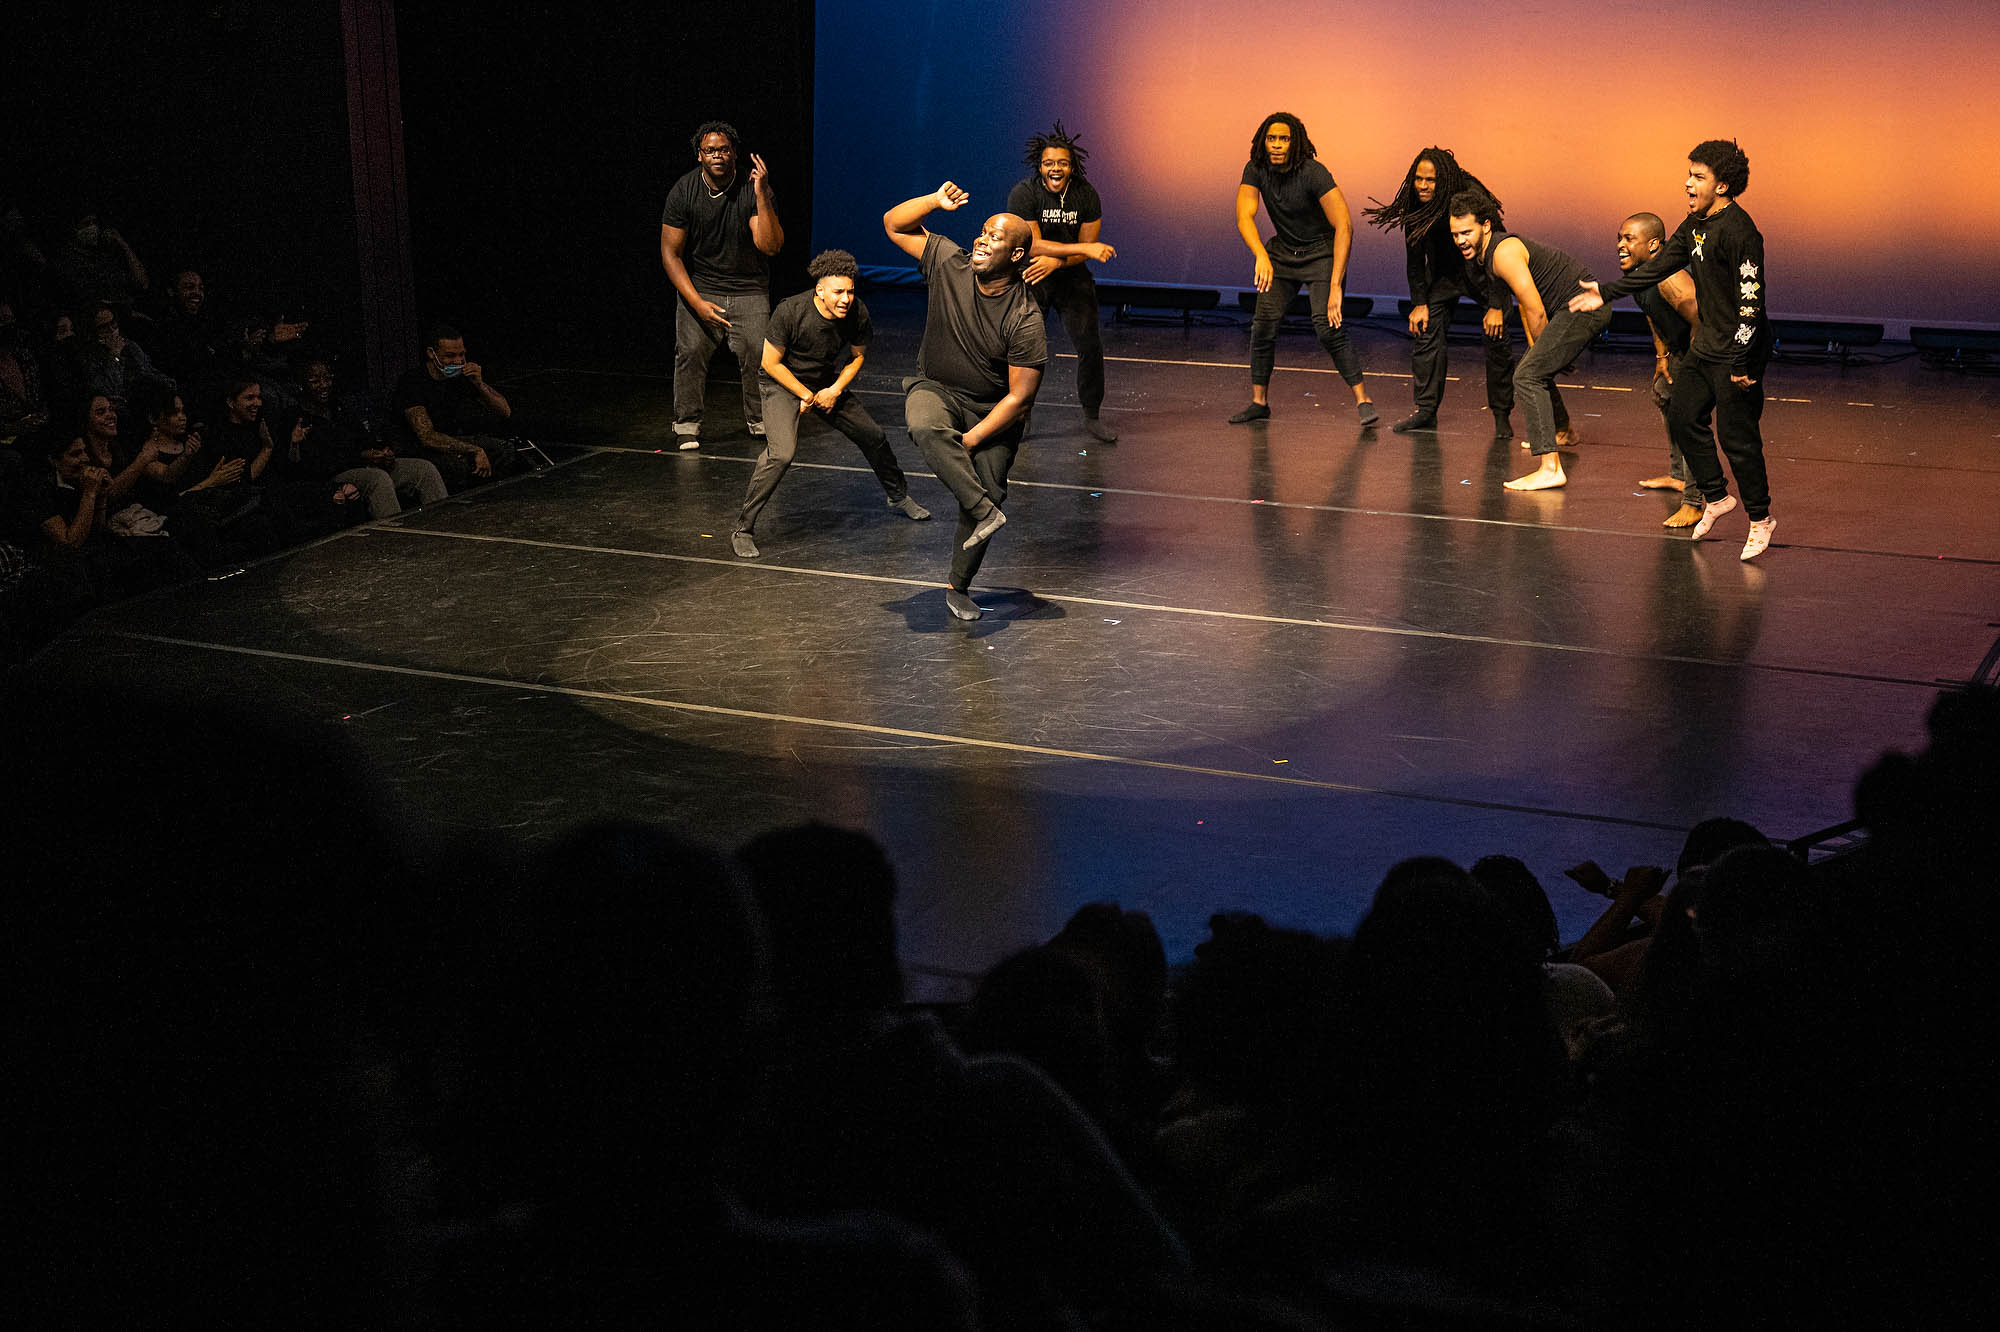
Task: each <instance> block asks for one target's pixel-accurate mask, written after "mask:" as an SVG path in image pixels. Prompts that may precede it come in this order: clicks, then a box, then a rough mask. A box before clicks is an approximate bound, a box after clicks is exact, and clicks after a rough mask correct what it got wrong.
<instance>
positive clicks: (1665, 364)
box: [1618, 213, 1715, 527]
mask: <svg viewBox="0 0 2000 1332" xmlns="http://www.w3.org/2000/svg"><path fill="white" fill-rule="evenodd" d="M1666 240H1667V224H1666V223H1664V222H1662V221H1661V220H1660V218H1659V215H1658V214H1657V213H1634V214H1632V216H1630V217H1628V218H1626V219H1625V223H1624V225H1623V226H1621V227H1619V228H1618V271H1619V272H1621V273H1629V272H1631V271H1632V270H1633V269H1635V268H1637V267H1638V266H1639V265H1641V264H1643V263H1645V262H1646V261H1647V260H1648V259H1651V258H1653V257H1654V256H1655V255H1657V254H1658V253H1659V252H1660V251H1661V249H1662V248H1664V247H1665V245H1666ZM1632 299H1633V300H1635V301H1637V302H1638V303H1639V308H1640V309H1641V310H1643V311H1645V312H1646V322H1647V323H1648V324H1649V325H1650V326H1651V327H1652V330H1653V352H1654V355H1653V405H1654V406H1656V407H1658V408H1659V409H1660V416H1661V417H1662V418H1663V420H1665V421H1666V425H1667V471H1666V475H1664V476H1649V477H1647V478H1646V479H1645V480H1644V481H1641V482H1640V483H1639V487H1640V489H1642V490H1672V491H1678V492H1679V493H1680V495H1681V503H1680V507H1679V508H1677V509H1675V510H1674V511H1673V512H1672V513H1671V514H1669V515H1667V520H1666V521H1665V522H1663V523H1661V524H1660V526H1662V527H1693V526H1694V525H1695V524H1696V523H1698V522H1700V521H1701V505H1700V504H1699V503H1697V502H1696V499H1697V498H1698V496H1699V493H1700V492H1696V494H1695V495H1689V494H1688V493H1687V483H1688V470H1687V459H1686V457H1685V456H1683V455H1682V453H1681V446H1680V443H1679V441H1677V440H1676V439H1675V438H1674V431H1673V423H1672V421H1671V420H1670V419H1667V415H1668V414H1667V408H1668V405H1669V403H1671V402H1672V400H1673V394H1674V381H1675V380H1676V379H1678V378H1680V377H1681V375H1682V374H1683V373H1685V371H1684V368H1683V367H1685V365H1686V364H1687V353H1688V341H1689V335H1690V334H1691V333H1692V332H1693V330H1694V326H1695V325H1696V324H1697V323H1699V322H1701V307H1700V305H1699V304H1698V303H1697V301H1696V299H1695V292H1694V279H1693V278H1691V277H1689V276H1688V275H1687V274H1686V273H1674V274H1670V275H1669V276H1668V277H1666V278H1665V279H1663V280H1662V281H1661V283H1660V285H1659V286H1657V287H1644V288H1641V289H1640V290H1638V291H1636V292H1633V293H1632ZM1696 433H1697V437H1698V438H1699V439H1700V440H1701V441H1702V445H1704V446H1706V447H1707V448H1709V449H1711V450H1712V449H1714V448H1715V432H1714V430H1713V429H1712V428H1711V426H1710V422H1709V413H1706V412H1704V413H1703V414H1702V416H1701V420H1700V424H1699V425H1698V426H1697V429H1696Z"/></svg>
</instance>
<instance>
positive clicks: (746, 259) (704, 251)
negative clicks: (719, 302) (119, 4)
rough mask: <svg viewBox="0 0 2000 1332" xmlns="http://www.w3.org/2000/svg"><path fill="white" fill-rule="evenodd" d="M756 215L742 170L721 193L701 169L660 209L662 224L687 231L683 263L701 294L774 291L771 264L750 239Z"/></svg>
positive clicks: (753, 193)
mask: <svg viewBox="0 0 2000 1332" xmlns="http://www.w3.org/2000/svg"><path fill="white" fill-rule="evenodd" d="M756 215H757V193H756V191H755V190H752V189H751V188H750V180H749V173H748V172H745V171H744V170H742V169H741V168H740V167H739V168H738V169H737V172H736V179H735V180H734V181H733V182H731V184H730V186H729V188H728V189H726V190H724V191H723V192H722V193H721V194H720V195H715V194H711V193H710V192H709V188H708V184H707V182H706V181H705V180H704V178H703V175H702V171H701V168H700V167H696V168H695V169H694V170H693V171H690V172H688V173H687V174H686V175H685V176H682V177H681V178H680V179H679V180H677V181H675V182H674V187H673V188H672V189H670V190H668V191H667V205H666V207H665V208H663V209H661V210H660V225H661V226H663V227H679V228H680V229H681V230H683V231H685V232H686V233H687V244H686V245H685V246H683V247H682V249H681V262H682V263H683V264H685V265H686V266H687V271H688V277H690V278H691V279H693V281H694V286H695V290H696V291H699V292H704V293H707V294H709V295H713V296H743V295H750V294H754V293H756V292H761V291H768V290H769V289H770V285H771V265H770V261H769V260H767V259H765V257H764V252H763V251H762V250H760V249H758V248H757V246H756V243H755V242H753V241H752V240H751V239H750V219H751V218H753V217H755V216H756Z"/></svg>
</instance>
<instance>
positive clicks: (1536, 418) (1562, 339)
mask: <svg viewBox="0 0 2000 1332" xmlns="http://www.w3.org/2000/svg"><path fill="white" fill-rule="evenodd" d="M1610 323H1611V308H1610V307H1609V306H1605V307H1604V308H1602V309H1598V310H1592V311H1591V312H1590V313H1588V314H1575V313H1573V312H1571V311H1569V310H1557V311H1556V312H1555V313H1554V314H1552V315H1550V316H1549V322H1548V325H1547V326H1546V327H1545V328H1543V329H1542V336H1541V337H1539V338H1537V339H1535V345H1534V346H1532V347H1530V348H1528V354H1527V355H1526V356H1523V357H1522V358H1521V363H1520V364H1519V365H1517V366H1515V367H1514V392H1515V394H1516V396H1518V397H1519V398H1520V400H1521V409H1522V411H1523V412H1525V413H1526V415H1527V417H1528V444H1529V446H1530V447H1532V448H1533V449H1534V451H1535V453H1536V454H1537V455H1538V456H1539V455H1541V454H1544V453H1554V452H1555V451H1556V432H1557V431H1559V430H1564V429H1567V428H1568V426H1569V408H1568V407H1566V406H1565V405H1564V404H1563V400H1562V394H1561V393H1559V392H1557V391H1556V376H1557V375H1558V374H1560V373H1561V372H1562V368H1563V367H1564V366H1566V365H1568V364H1569V363H1570V362H1571V361H1574V360H1575V359H1576V358H1577V356H1578V355H1579V354H1580V353H1581V352H1582V351H1583V349H1584V348H1585V347H1588V346H1589V345H1590V340H1591V339H1592V338H1594V337H1596V336H1597V335H1598V334H1599V333H1602V332H1603V331H1604V330H1605V328H1606V327H1608V326H1609V325H1610Z"/></svg>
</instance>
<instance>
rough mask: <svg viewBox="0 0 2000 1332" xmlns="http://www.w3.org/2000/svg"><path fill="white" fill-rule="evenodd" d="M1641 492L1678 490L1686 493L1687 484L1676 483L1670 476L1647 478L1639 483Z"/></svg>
mask: <svg viewBox="0 0 2000 1332" xmlns="http://www.w3.org/2000/svg"><path fill="white" fill-rule="evenodd" d="M1639 489H1641V490H1678V491H1680V492H1681V493H1682V494H1686V493H1687V482H1685V481H1676V480H1674V479H1673V478H1672V477H1670V476H1649V477H1647V478H1646V479H1645V480H1644V481H1641V482H1640V483H1639Z"/></svg>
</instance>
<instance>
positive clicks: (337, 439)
mask: <svg viewBox="0 0 2000 1332" xmlns="http://www.w3.org/2000/svg"><path fill="white" fill-rule="evenodd" d="M299 412H300V420H302V421H303V422H305V424H306V425H307V426H308V427H309V428H310V430H311V434H310V436H309V438H310V439H312V440H314V441H316V442H317V444H318V446H319V449H320V451H321V453H322V455H323V456H325V457H327V458H329V459H331V460H332V463H333V466H334V468H335V469H336V470H335V471H334V472H333V478H332V479H333V481H334V482H335V484H336V485H352V486H354V487H356V488H357V489H359V490H360V491H361V496H362V499H363V500H364V501H365V502H366V504H367V505H368V516H369V517H370V518H392V517H394V516H395V515H397V514H399V513H401V512H402V511H403V504H404V503H405V502H407V503H410V504H430V503H434V502H435V501H437V500H441V499H443V498H444V497H445V494H446V493H447V492H446V489H445V484H444V477H443V476H442V475H441V474H440V473H439V472H438V469H437V466H436V464H434V463H431V462H429V461H428V460H426V459H423V458H399V457H397V456H396V451H395V449H393V448H391V447H389V446H388V445H387V444H385V443H382V442H380V441H378V440H376V439H374V438H373V437H372V436H371V435H370V434H369V433H368V424H367V422H366V421H364V420H362V419H361V418H360V417H359V415H358V414H357V413H356V412H355V411H354V410H353V409H352V408H351V407H349V406H346V405H343V404H342V403H341V402H340V401H339V399H338V397H337V396H336V394H335V392H334V373H333V363H332V362H331V361H327V360H324V359H321V358H318V357H314V358H311V359H308V360H307V361H306V363H305V368H304V374H303V375H302V376H301V390H300V398H299Z"/></svg>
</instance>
